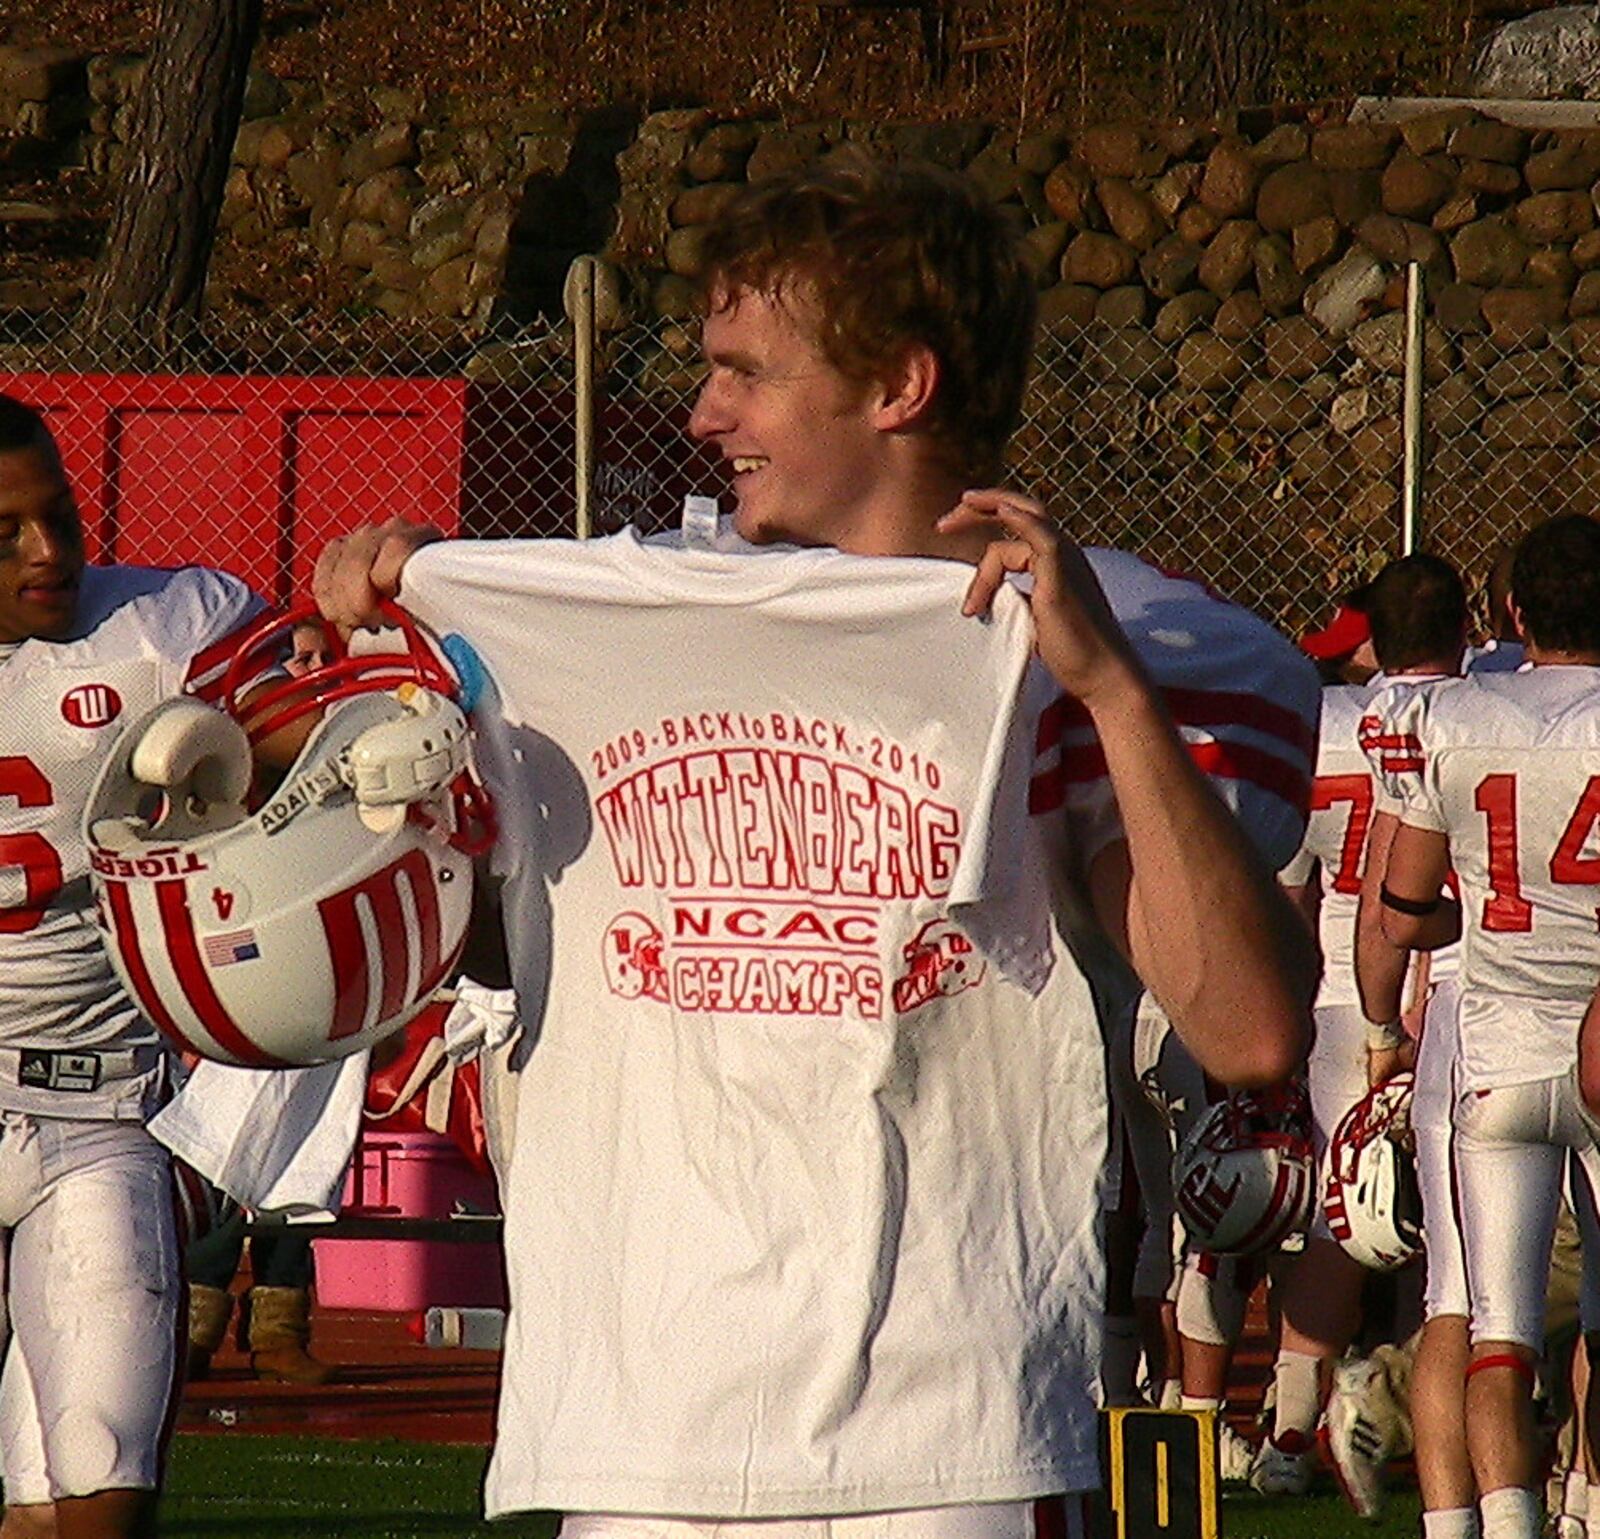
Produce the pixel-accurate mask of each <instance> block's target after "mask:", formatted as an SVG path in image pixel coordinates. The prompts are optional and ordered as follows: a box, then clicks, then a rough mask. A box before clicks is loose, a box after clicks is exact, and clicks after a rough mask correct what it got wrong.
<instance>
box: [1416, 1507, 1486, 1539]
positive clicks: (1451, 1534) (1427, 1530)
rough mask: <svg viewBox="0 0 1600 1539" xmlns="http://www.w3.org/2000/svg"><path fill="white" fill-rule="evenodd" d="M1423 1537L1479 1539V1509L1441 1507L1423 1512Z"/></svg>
mask: <svg viewBox="0 0 1600 1539" xmlns="http://www.w3.org/2000/svg"><path fill="white" fill-rule="evenodd" d="M1422 1539H1478V1509H1477V1508H1476V1507H1441V1508H1439V1509H1438V1511H1436V1512H1425V1513H1423V1514H1422Z"/></svg>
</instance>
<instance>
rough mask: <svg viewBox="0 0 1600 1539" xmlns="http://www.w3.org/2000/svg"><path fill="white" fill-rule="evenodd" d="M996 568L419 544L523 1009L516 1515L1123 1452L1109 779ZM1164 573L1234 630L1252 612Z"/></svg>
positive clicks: (494, 1500) (1180, 640)
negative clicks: (1106, 1054)
mask: <svg viewBox="0 0 1600 1539" xmlns="http://www.w3.org/2000/svg"><path fill="white" fill-rule="evenodd" d="M1130 575H1131V574H1130ZM970 578H971V570H970V568H967V567H963V566H960V565H957V564H955V563H950V562H939V561H923V560H899V559H894V558H871V559H866V558H859V557H851V556H846V555H843V554H841V553H839V552H837V551H827V550H793V549H771V550H765V551H762V552H759V553H747V554H730V553H725V552H720V551H717V552H713V551H704V550H699V549H693V550H689V551H676V550H671V549H664V548H661V547H659V546H656V545H653V544H643V543H641V542H639V541H638V540H637V539H636V538H635V537H634V536H632V535H631V534H624V535H620V536H617V537H616V538H614V539H611V540H603V541H597V542H593V543H592V544H590V545H588V546H577V545H573V544H571V543H569V542H553V541H552V542H515V543H512V542H507V543H502V544H488V543H485V544H460V545H457V544H441V545H436V546H432V547H429V548H428V549H427V550H424V551H422V552H420V553H419V554H418V555H417V556H416V557H415V558H413V560H412V561H411V563H410V564H409V565H408V566H407V568H406V575H405V586H404V592H403V598H404V601H405V603H406V604H407V606H408V607H411V608H413V609H415V610H416V612H417V613H418V614H419V616H420V617H421V618H423V619H424V620H426V621H427V622H428V623H430V624H431V625H433V626H434V628H435V629H437V630H440V631H448V630H459V631H461V632H462V633H463V634H464V635H465V636H466V639H467V640H469V641H470V642H471V643H472V644H473V645H474V647H476V648H477V650H478V652H479V654H480V655H481V657H482V658H483V661H484V663H485V664H486V666H487V668H488V671H489V673H490V675H491V677H492V679H493V681H494V689H493V691H492V693H491V695H490V697H489V698H488V699H487V700H486V702H485V704H484V705H483V706H482V707H480V710H479V712H478V728H479V732H480V734H481V738H482V743H481V750H482V751H481V753H480V759H479V763H480V767H481V768H482V771H483V773H484V775H485V778H486V780H487V782H488V783H489V785H490V788H491V790H492V791H493V792H494V793H495V796H496V800H497V803H498V805H499V809H500V826H501V830H502V838H501V844H500V846H499V848H498V849H497V852H496V856H495V860H496V865H497V867H498V868H499V870H500V872H501V874H502V875H503V876H504V877H505V879H506V888H505V903H506V929H507V936H508V940H509V942H510V945H511V949H512V962H513V974H514V977H515V980H516V984H517V991H518V995H519V999H520V1001H521V1005H522V1008H523V1010H524V1011H525V1019H524V1023H523V1024H524V1030H525V1032H526V1034H527V1036H526V1040H525V1042H524V1044H523V1051H522V1054H521V1056H520V1058H519V1060H518V1064H519V1072H518V1074H517V1080H518V1088H517V1096H518V1108H517V1118H516V1143H515V1149H514V1153H513V1156H512V1161H511V1177H510V1181H509V1183H508V1185H507V1188H506V1191H507V1194H508V1201H507V1231H506V1241H507V1266H508V1272H509V1275H510V1280H511V1288H512V1298H513V1308H512V1313H511V1317H510V1319H511V1324H510V1331H509V1335H508V1340H507V1352H506V1361H505V1370H504V1375H503V1381H502V1386H503V1387H502V1395H501V1405H500V1412H499V1426H498V1432H497V1437H496V1444H495V1452H494V1457H493V1461H492V1463H491V1467H490V1472H489V1478H488V1483H487V1488H486V1492H487V1505H488V1510H489V1512H490V1514H491V1515H499V1514H502V1513H506V1512H512V1511H518V1510H524V1509H527V1508H530V1507H538V1506H552V1507H559V1508H564V1509H567V1510H572V1511H625V1512H628V1511H631V1512H651V1513H678V1514H700V1515H704V1514H715V1515H718V1516H729V1517H732V1516H746V1517H768V1516H789V1515H795V1514H802V1513H813V1512H831V1513H839V1514H843V1513H850V1512H864V1511H881V1510H885V1509H892V1508H915V1507H925V1506H934V1505H947V1504H960V1503H965V1502H978V1501H1008V1500H1015V1499H1019V1498H1022V1497H1026V1496H1030V1495H1034V1494H1037V1493H1039V1492H1041V1491H1045V1490H1075V1489H1082V1488H1085V1487H1087V1486H1090V1485H1094V1484H1096V1483H1097V1482H1098V1467H1097V1459H1096V1454H1095V1442H1096V1433H1095V1406H1094V1395H1095V1377H1096V1368H1097V1364H1098V1356H1099V1313H1100V1308H1101V1302H1102V1289H1103V1267H1102V1261H1101V1254H1100V1246H1099V1243H1098V1239H1097V1223H1098V1200H1097V1197H1098V1193H1097V1177H1098V1173H1099V1170H1100V1167H1101V1165H1102V1163H1103V1160H1104V1156H1105V1146H1106V1137H1107V1129H1106V1108H1105V1091H1104V1067H1103V1048H1102V1045H1101V1038H1100V1033H1099V1028H1098V1023H1097V1017H1096V1009H1095V997H1094V995H1093V993H1092V992H1091V979H1090V977H1089V976H1088V975H1087V974H1086V972H1085V970H1084V966H1083V965H1081V963H1080V957H1081V956H1082V955H1083V954H1085V953H1084V951H1081V950H1080V949H1079V948H1078V947H1077V946H1076V945H1069V944H1068V942H1067V941H1066V940H1065V939H1063V935H1064V934H1065V935H1071V936H1074V937H1078V936H1081V935H1083V934H1084V933H1086V930H1087V926H1088V920H1087V917H1086V913H1085V910H1084V906H1083V903H1082V899H1081V895H1080V894H1079V893H1078V890H1077V889H1076V888H1075V887H1074V886H1073V885H1072V884H1071V882H1070V881H1069V880H1067V879H1066V877H1065V875H1064V873H1065V871H1066V869H1067V861H1068V859H1070V858H1071V857H1072V856H1073V855H1074V854H1076V855H1079V856H1081V854H1082V853H1083V851H1084V850H1085V849H1086V848H1089V847H1092V846H1093V844H1094V843H1096V842H1099V841H1103V840H1104V839H1105V838H1107V837H1113V836H1114V825H1115V808H1114V805H1113V802H1112V798H1111V793H1110V785H1109V781H1108V779H1107V777H1106V774H1105V766H1104V762H1103V759H1102V760H1099V761H1098V762H1097V759H1096V754H1097V752H1098V750H1097V749H1096V748H1095V746H1094V745H1093V743H1092V741H1090V742H1087V743H1080V742H1079V741H1078V739H1077V737H1076V735H1075V734H1076V732H1077V727H1076V724H1075V722H1074V721H1073V719H1072V712H1071V711H1070V710H1069V709H1068V708H1067V704H1066V703H1065V702H1063V701H1062V699H1061V692H1060V690H1059V687H1057V686H1055V685H1054V684H1053V681H1051V680H1050V679H1049V677H1048V675H1047V674H1046V673H1045V671H1044V670H1043V668H1042V667H1041V666H1039V665H1038V664H1037V663H1036V662H1031V661H1030V652H1031V645H1030V644H1031V628H1030V627H1029V625H1028V622H1027V616H1026V609H1025V606H1024V605H1022V604H1021V603H1020V602H1019V601H1018V599H1017V596H1016V595H1014V594H1007V593H1004V592H1003V593H1001V594H1000V595H999V596H998V598H997V602H996V605H995V611H994V616H993V618H992V620H991V621H990V622H988V623H987V624H979V623H975V622H974V621H972V620H970V619H964V618H963V617H962V616H961V615H960V613H959V609H960V602H961V598H962V596H963V594H964V592H965V590H966V587H967V584H968V582H969V581H970ZM1167 582H1168V580H1167V579H1163V578H1160V576H1159V574H1152V586H1159V585H1161V584H1165V583H1167ZM1165 591H1167V592H1168V593H1169V595H1171V596H1172V598H1173V599H1174V604H1175V607H1176V606H1177V605H1180V604H1195V603H1198V602H1201V601H1203V603H1204V604H1205V606H1207V621H1206V624H1207V625H1208V626H1209V627H1210V629H1209V630H1205V631H1204V632H1203V634H1205V635H1206V636H1208V637H1209V636H1210V634H1211V631H1218V632H1220V631H1231V629H1232V628H1233V627H1234V626H1235V624H1236V622H1235V621H1233V620H1231V619H1229V618H1228V617H1229V616H1237V615H1239V614H1240V612H1238V611H1233V610H1231V609H1230V607H1229V606H1224V605H1219V604H1215V603H1214V602H1213V601H1210V600H1205V599H1204V596H1203V595H1198V590H1195V589H1193V586H1192V585H1190V584H1184V583H1176V584H1172V585H1171V586H1170V587H1169V588H1167V589H1166V590H1165ZM1196 595H1198V598H1196ZM1144 607H1145V606H1141V604H1140V603H1139V602H1138V601H1137V599H1131V600H1130V601H1129V609H1130V613H1132V614H1134V615H1135V616H1137V615H1138V614H1140V613H1141V612H1143V609H1144ZM1152 612H1153V611H1152ZM1168 618H1170V619H1171V620H1172V622H1173V629H1172V635H1173V637H1174V638H1175V639H1174V642H1173V648H1172V649H1173V650H1174V651H1179V650H1186V651H1187V652H1188V653H1189V655H1190V656H1191V657H1193V656H1194V655H1195V654H1198V655H1199V656H1201V657H1203V656H1204V647H1203V646H1198V647H1197V646H1196V644H1195V643H1196V637H1197V636H1199V635H1201V634H1202V630H1201V628H1200V625H1199V622H1198V621H1194V620H1193V617H1192V616H1185V615H1183V614H1182V613H1181V612H1179V613H1175V614H1172V615H1170V616H1168ZM1246 618H1247V617H1246ZM1191 622H1192V623H1191ZM1251 623H1252V624H1254V623H1256V622H1251ZM1269 634H1270V633H1269ZM1222 645H1223V644H1222V643H1221V642H1219V647H1222ZM1279 645H1281V646H1284V648H1285V650H1287V646H1286V644H1284V643H1281V642H1280V643H1279ZM1224 650H1225V648H1224ZM1292 671H1293V670H1291V672H1292ZM1172 674H1173V676H1174V677H1175V678H1176V677H1185V678H1187V680H1188V683H1187V684H1186V685H1184V686H1183V687H1185V688H1188V689H1190V690H1191V697H1190V698H1187V699H1184V698H1180V699H1179V704H1182V705H1186V706H1187V707H1188V708H1189V714H1190V715H1192V716H1193V717H1195V718H1197V719H1198V723H1199V724H1198V725H1195V726H1194V727H1193V728H1192V732H1193V740H1194V743H1195V745H1196V746H1197V747H1200V748H1202V750H1203V751H1205V752H1208V753H1212V757H1213V759H1214V762H1217V763H1219V764H1224V767H1225V768H1238V767H1240V766H1244V767H1247V768H1249V769H1252V770H1254V769H1255V768H1257V765H1258V761H1257V760H1256V758H1255V756H1254V755H1253V753H1250V752H1245V753H1243V754H1241V755H1239V756H1237V757H1235V758H1233V759H1231V760H1226V761H1225V760H1224V754H1225V749H1218V750H1216V751H1214V752H1213V751H1211V750H1209V749H1206V748H1205V745H1206V744H1210V743H1216V742H1224V743H1225V742H1226V741H1227V739H1228V738H1229V736H1230V735H1232V736H1234V737H1235V738H1236V739H1237V741H1238V742H1239V743H1240V745H1241V746H1243V747H1245V748H1247V749H1253V748H1256V747H1259V744H1258V743H1257V742H1256V741H1255V739H1256V738H1258V737H1260V736H1261V735H1262V733H1263V729H1261V728H1259V727H1256V726H1252V725H1249V724H1248V723H1247V724H1245V725H1244V726H1242V727H1240V728H1238V731H1237V733H1233V732H1232V727H1233V726H1234V724H1233V723H1232V722H1231V721H1229V720H1226V719H1227V718H1228V717H1229V710H1228V707H1229V706H1230V705H1240V708H1241V711H1242V713H1243V714H1246V715H1250V716H1253V715H1254V714H1255V713H1254V712H1253V711H1251V710H1249V709H1248V708H1246V707H1244V706H1242V704H1241V702H1242V700H1243V698H1244V695H1243V692H1242V691H1231V690H1230V691H1225V692H1223V693H1222V694H1219V695H1217V696H1216V697H1215V698H1212V697H1209V696H1207V694H1206V692H1205V691H1204V690H1203V689H1202V688H1201V677H1200V674H1201V670H1200V669H1199V668H1198V667H1197V665H1196V663H1195V662H1194V661H1188V662H1186V663H1185V664H1184V665H1182V666H1174V667H1173V669H1172ZM1294 676H1295V677H1296V678H1298V674H1295V675H1294ZM1019 682H1020V686H1021V688H1020V697H1019V691H1018V686H1019ZM1172 687H1173V688H1174V689H1177V688H1178V686H1177V685H1176V684H1174V685H1173V686H1172ZM1224 695H1225V696H1226V697H1227V698H1223V696H1224ZM1235 696H1237V698H1235ZM1313 698H1314V694H1313ZM1019 699H1020V703H1019ZM1268 714H1269V716H1270V723H1269V725H1270V726H1271V727H1280V726H1282V725H1283V723H1282V722H1281V721H1280V720H1279V718H1278V717H1277V716H1276V715H1272V714H1271V713H1270V712H1269V713H1268ZM1288 714H1289V715H1293V714H1294V713H1293V711H1292V709H1291V710H1289V712H1288ZM1301 730H1302V732H1304V731H1305V730H1306V729H1305V725H1304V722H1302V723H1301ZM1265 735H1266V736H1269V737H1270V736H1272V733H1271V732H1270V731H1267V732H1266V734H1265ZM1261 752H1262V753H1263V754H1264V755H1265V757H1267V758H1270V759H1273V760H1274V761H1275V762H1282V763H1284V764H1285V765H1286V766H1288V767H1287V768H1286V769H1285V770H1284V771H1282V772H1278V771H1272V770H1268V771H1265V772H1263V778H1265V779H1267V780H1269V781H1270V782H1271V783H1273V784H1278V783H1279V781H1280V776H1286V777H1287V779H1288V780H1289V781H1291V782H1292V780H1293V776H1294V773H1295V771H1294V768H1293V763H1292V759H1293V750H1292V749H1291V748H1289V747H1288V746H1287V745H1285V746H1284V748H1283V749H1282V750H1281V755H1280V751H1279V750H1276V749H1261ZM1307 768H1308V760H1307V759H1305V758H1302V759H1301V761H1300V763H1299V774H1300V783H1301V787H1302V790H1303V787H1304V781H1305V772H1306V769H1307ZM1226 778H1228V779H1229V780H1230V783H1238V784H1253V783H1254V782H1252V781H1250V780H1249V779H1248V778H1247V777H1246V776H1245V775H1243V774H1238V775H1234V776H1231V777H1226ZM1292 794H1293V793H1292V792H1291V795H1292ZM1030 805H1031V806H1032V808H1033V811H1034V812H1035V813H1036V814H1038V816H1036V817H1032V818H1030V817H1029V815H1028V811H1029V807H1030ZM1286 816H1288V817H1290V818H1292V817H1293V813H1292V812H1291V813H1289V814H1287V815H1286ZM1041 833H1043V834H1044V835H1045V837H1041ZM1298 834H1299V829H1298V827H1297V828H1296V829H1295V830H1294V836H1293V839H1294V840H1297V839H1298ZM1292 842H1293V841H1291V845H1292ZM1047 843H1048V844H1049V846H1050V850H1051V852H1052V853H1047V852H1046V844H1047ZM1052 886H1054V893H1053V899H1052V892H1051V888H1052ZM1052 905H1053V908H1054V914H1053V915H1052ZM1052 920H1053V922H1052ZM1090 949H1092V948H1090ZM597 1343H600V1344H601V1345H598V1346H597V1345H596V1344H597Z"/></svg>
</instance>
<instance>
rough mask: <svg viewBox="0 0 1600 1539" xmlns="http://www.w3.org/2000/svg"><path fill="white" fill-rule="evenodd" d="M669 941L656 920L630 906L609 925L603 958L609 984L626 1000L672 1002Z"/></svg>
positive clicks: (613, 990) (612, 989)
mask: <svg viewBox="0 0 1600 1539" xmlns="http://www.w3.org/2000/svg"><path fill="white" fill-rule="evenodd" d="M665 948H666V941H665V940H664V939H663V938H662V935H661V931H660V929H659V928H657V926H656V924H655V923H654V921H653V920H650V919H647V918H646V917H645V916H644V915H643V914H640V913H635V912H634V911H633V910H632V909H629V910H628V911H627V912H625V913H621V914H618V915H617V917H616V918H615V919H613V920H612V921H611V923H610V924H609V925H607V926H606V934H605V940H604V941H603V942H602V961H603V962H604V965H605V970H606V984H607V986H608V987H609V988H610V990H611V992H612V993H613V994H616V995H619V996H620V997H621V998H623V999H653V1000H655V1001H657V1003H659V1004H666V1003H667V1002H668V994H667V965H666V962H665V960H664V958H663V954H662V953H663V952H664V950H665Z"/></svg>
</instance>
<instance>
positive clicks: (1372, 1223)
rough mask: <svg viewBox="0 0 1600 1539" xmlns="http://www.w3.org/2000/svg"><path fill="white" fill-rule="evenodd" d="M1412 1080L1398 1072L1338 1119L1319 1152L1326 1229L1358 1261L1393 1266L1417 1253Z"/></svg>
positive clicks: (1381, 1268)
mask: <svg viewBox="0 0 1600 1539" xmlns="http://www.w3.org/2000/svg"><path fill="white" fill-rule="evenodd" d="M1414 1083H1415V1082H1414V1080H1413V1077H1412V1076H1411V1075H1410V1074H1396V1075H1395V1076H1394V1077H1393V1078H1392V1079H1387V1080H1385V1081H1384V1082H1383V1084H1381V1085H1379V1086H1378V1087H1377V1088H1376V1089H1374V1090H1370V1091H1368V1092H1367V1094H1366V1095H1364V1096H1363V1097H1362V1098H1361V1099H1360V1100H1359V1101H1357V1102H1356V1104H1355V1105H1354V1106H1352V1107H1351V1108H1350V1110H1349V1111H1348V1112H1346V1113H1345V1114H1344V1116H1343V1117H1342V1118H1341V1119H1340V1121H1339V1126H1338V1127H1337V1128H1336V1129H1335V1130H1334V1134H1333V1137H1332V1138H1331V1139H1330V1140H1329V1141H1328V1152H1327V1154H1326V1156H1325V1157H1324V1160H1323V1171H1322V1211H1323V1214H1324V1216H1325V1217H1326V1218H1327V1221H1328V1231H1329V1233H1330V1234H1332V1235H1333V1237H1334V1239H1336V1240H1337V1241H1338V1242H1339V1244H1340V1245H1342V1246H1343V1247H1344V1249H1345V1251H1346V1252H1347V1253H1348V1254H1349V1255H1351V1256H1353V1257H1354V1258H1355V1259H1356V1260H1357V1261H1359V1262H1360V1263H1361V1264H1362V1266H1365V1267H1371V1268H1372V1269H1373V1271H1375V1272H1392V1271H1394V1270H1395V1268H1396V1267H1402V1266H1404V1265H1405V1264H1406V1262H1408V1261H1410V1260H1411V1259H1412V1258H1413V1257H1414V1256H1418V1255H1420V1254H1421V1253H1422V1193H1421V1190H1420V1188H1419V1187H1418V1185H1417V1165H1416V1158H1415V1155H1414V1154H1413V1151H1412V1140H1411V1099H1412V1093H1413V1089H1414Z"/></svg>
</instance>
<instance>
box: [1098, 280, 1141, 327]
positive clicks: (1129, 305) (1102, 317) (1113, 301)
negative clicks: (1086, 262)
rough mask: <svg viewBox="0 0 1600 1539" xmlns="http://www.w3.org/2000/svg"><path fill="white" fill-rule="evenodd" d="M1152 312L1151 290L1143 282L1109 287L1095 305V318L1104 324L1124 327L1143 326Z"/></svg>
mask: <svg viewBox="0 0 1600 1539" xmlns="http://www.w3.org/2000/svg"><path fill="white" fill-rule="evenodd" d="M1149 313H1150V291H1149V290H1148V289H1146V288H1145V286H1144V285H1143V284H1142V283H1125V284H1123V285H1122V286H1121V287H1120V288H1115V289H1107V290H1106V291H1105V293H1103V294H1102V295H1101V296H1100V298H1099V301H1098V302H1097V303H1096V304H1095V307H1094V318H1095V319H1096V320H1097V321H1098V322H1099V323H1100V324H1101V325H1102V326H1110V327H1113V328H1116V329H1119V330H1120V329H1122V328H1124V327H1130V326H1142V325H1144V323H1145V320H1146V318H1147V317H1148V315H1149Z"/></svg>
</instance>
